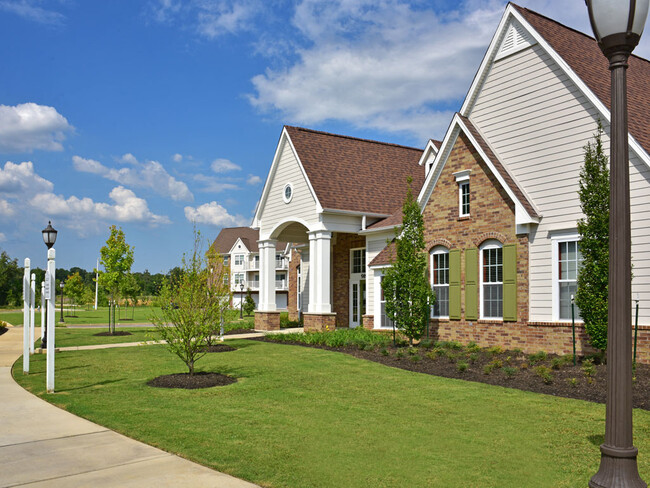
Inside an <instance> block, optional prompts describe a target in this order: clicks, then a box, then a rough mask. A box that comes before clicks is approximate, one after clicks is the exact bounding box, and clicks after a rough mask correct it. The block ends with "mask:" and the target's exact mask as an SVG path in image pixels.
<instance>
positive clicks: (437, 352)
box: [433, 347, 448, 358]
mask: <svg viewBox="0 0 650 488" xmlns="http://www.w3.org/2000/svg"><path fill="white" fill-rule="evenodd" d="M433 352H434V353H435V355H436V356H438V357H441V358H444V357H445V356H446V355H447V354H448V353H447V350H446V349H443V348H442V347H435V348H434V349H433Z"/></svg>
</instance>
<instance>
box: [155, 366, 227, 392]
mask: <svg viewBox="0 0 650 488" xmlns="http://www.w3.org/2000/svg"><path fill="white" fill-rule="evenodd" d="M236 382H237V380H236V379H235V378H233V377H231V376H226V375H225V374H220V373H206V372H204V371H201V372H198V373H194V375H192V376H190V374H189V373H176V374H166V375H163V376H158V377H157V378H154V379H152V380H151V381H148V382H147V385H149V386H155V387H157V388H183V389H185V390H196V389H198V388H212V387H213V386H226V385H230V384H232V383H236Z"/></svg>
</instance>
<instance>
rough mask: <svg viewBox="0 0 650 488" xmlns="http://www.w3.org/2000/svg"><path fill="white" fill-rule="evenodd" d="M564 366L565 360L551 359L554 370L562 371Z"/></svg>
mask: <svg viewBox="0 0 650 488" xmlns="http://www.w3.org/2000/svg"><path fill="white" fill-rule="evenodd" d="M563 365H564V359H563V358H553V359H551V368H552V369H560V368H561V367H562V366H563Z"/></svg>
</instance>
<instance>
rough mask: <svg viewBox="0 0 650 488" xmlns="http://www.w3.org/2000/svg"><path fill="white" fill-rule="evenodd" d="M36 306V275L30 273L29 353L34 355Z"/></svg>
mask: <svg viewBox="0 0 650 488" xmlns="http://www.w3.org/2000/svg"><path fill="white" fill-rule="evenodd" d="M35 306H36V275H35V274H34V273H32V280H31V283H30V287H29V353H30V354H34V335H35V334H34V332H35V331H34V328H35V327H36V324H34V307H35Z"/></svg>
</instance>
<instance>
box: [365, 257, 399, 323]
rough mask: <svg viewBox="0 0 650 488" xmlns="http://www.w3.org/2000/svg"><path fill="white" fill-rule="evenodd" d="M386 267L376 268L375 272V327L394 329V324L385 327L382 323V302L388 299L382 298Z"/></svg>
mask: <svg viewBox="0 0 650 488" xmlns="http://www.w3.org/2000/svg"><path fill="white" fill-rule="evenodd" d="M388 267H389V266H386V267H385V268H388ZM385 268H382V269H375V272H374V275H375V276H374V277H375V297H374V301H375V320H374V328H375V329H379V330H393V326H392V325H389V326H385V327H383V326H382V325H381V304H382V302H383V303H386V300H382V299H381V292H382V289H381V281H382V279H383V277H384V269H385ZM367 283H368V282H367V281H366V286H367Z"/></svg>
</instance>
